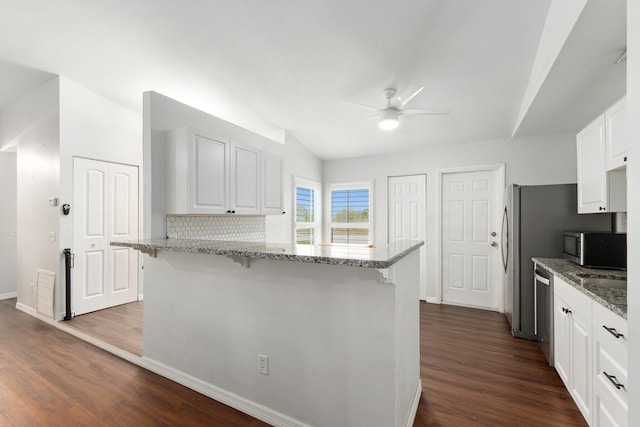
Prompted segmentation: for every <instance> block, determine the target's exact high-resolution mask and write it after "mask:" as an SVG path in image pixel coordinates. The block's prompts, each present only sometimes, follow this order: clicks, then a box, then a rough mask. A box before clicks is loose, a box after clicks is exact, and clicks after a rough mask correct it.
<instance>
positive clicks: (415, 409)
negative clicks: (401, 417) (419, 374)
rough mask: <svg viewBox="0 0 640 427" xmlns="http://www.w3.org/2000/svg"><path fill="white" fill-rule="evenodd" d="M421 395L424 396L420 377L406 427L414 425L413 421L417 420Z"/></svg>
mask: <svg viewBox="0 0 640 427" xmlns="http://www.w3.org/2000/svg"><path fill="white" fill-rule="evenodd" d="M420 396H422V380H421V379H420V378H418V387H417V388H416V394H415V395H414V396H413V402H411V409H409V417H407V424H405V426H406V427H413V423H414V422H415V421H416V414H417V413H418V405H419V404H420Z"/></svg>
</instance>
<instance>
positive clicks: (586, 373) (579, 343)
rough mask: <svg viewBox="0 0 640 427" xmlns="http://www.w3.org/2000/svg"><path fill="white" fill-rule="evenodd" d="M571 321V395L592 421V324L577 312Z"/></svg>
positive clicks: (572, 313) (583, 413)
mask: <svg viewBox="0 0 640 427" xmlns="http://www.w3.org/2000/svg"><path fill="white" fill-rule="evenodd" d="M570 319H571V322H570V323H571V332H570V334H571V338H570V342H571V344H570V346H571V361H570V363H571V380H570V381H571V388H570V390H571V395H572V396H573V400H575V402H576V405H578V408H579V409H580V411H581V412H582V415H583V416H584V418H585V419H586V420H587V421H588V420H590V419H591V392H592V387H593V374H592V371H591V341H592V339H591V338H592V335H591V322H590V321H589V320H588V319H586V318H584V317H583V316H581V315H580V314H578V313H576V312H571V313H570Z"/></svg>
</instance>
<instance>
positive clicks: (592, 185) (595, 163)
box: [576, 114, 607, 213]
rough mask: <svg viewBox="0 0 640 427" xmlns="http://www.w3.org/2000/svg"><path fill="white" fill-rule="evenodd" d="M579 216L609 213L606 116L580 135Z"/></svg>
mask: <svg viewBox="0 0 640 427" xmlns="http://www.w3.org/2000/svg"><path fill="white" fill-rule="evenodd" d="M576 148H577V154H578V213H594V212H607V172H606V168H605V155H606V150H605V118H604V114H603V115H601V116H600V117H598V118H597V119H596V120H595V121H594V122H593V123H591V124H590V125H589V126H587V127H586V128H584V129H583V130H582V131H581V132H580V133H579V134H578V136H577V146H576Z"/></svg>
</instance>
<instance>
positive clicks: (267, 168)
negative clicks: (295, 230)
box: [261, 152, 284, 215]
mask: <svg viewBox="0 0 640 427" xmlns="http://www.w3.org/2000/svg"><path fill="white" fill-rule="evenodd" d="M261 158H262V183H261V187H262V197H261V202H262V203H261V205H262V206H261V208H262V214H263V215H282V214H283V213H284V197H283V191H284V161H283V159H282V157H280V156H276V155H274V154H269V153H264V152H263V153H262V154H261Z"/></svg>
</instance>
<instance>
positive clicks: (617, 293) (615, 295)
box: [531, 257, 627, 319]
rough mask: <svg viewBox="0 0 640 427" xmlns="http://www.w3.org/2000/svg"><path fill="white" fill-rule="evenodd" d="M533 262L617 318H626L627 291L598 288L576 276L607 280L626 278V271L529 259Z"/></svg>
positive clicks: (553, 259)
mask: <svg viewBox="0 0 640 427" xmlns="http://www.w3.org/2000/svg"><path fill="white" fill-rule="evenodd" d="M531 259H532V261H533V262H536V263H538V264H539V265H541V266H542V267H544V268H546V269H547V270H549V271H550V272H551V273H553V274H554V275H558V276H560V277H561V278H562V279H563V280H564V281H565V282H567V283H568V284H570V285H571V286H573V287H574V288H576V289H577V290H579V291H580V292H582V293H583V294H585V295H587V296H588V297H590V298H591V299H593V300H594V301H596V302H598V303H600V304H602V305H604V306H605V307H607V308H608V309H609V310H611V311H613V312H614V313H616V314H617V315H618V316H622V317H624V318H625V319H626V318H627V291H626V289H614V288H606V287H602V286H598V285H596V284H593V283H590V282H589V278H588V277H587V278H582V277H580V276H578V274H586V275H591V276H592V277H602V278H608V279H620V278H624V279H626V278H627V272H626V271H620V270H602V269H597V268H585V267H581V266H579V265H576V264H574V263H572V262H571V261H569V260H566V259H563V258H537V257H533V258H531Z"/></svg>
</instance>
